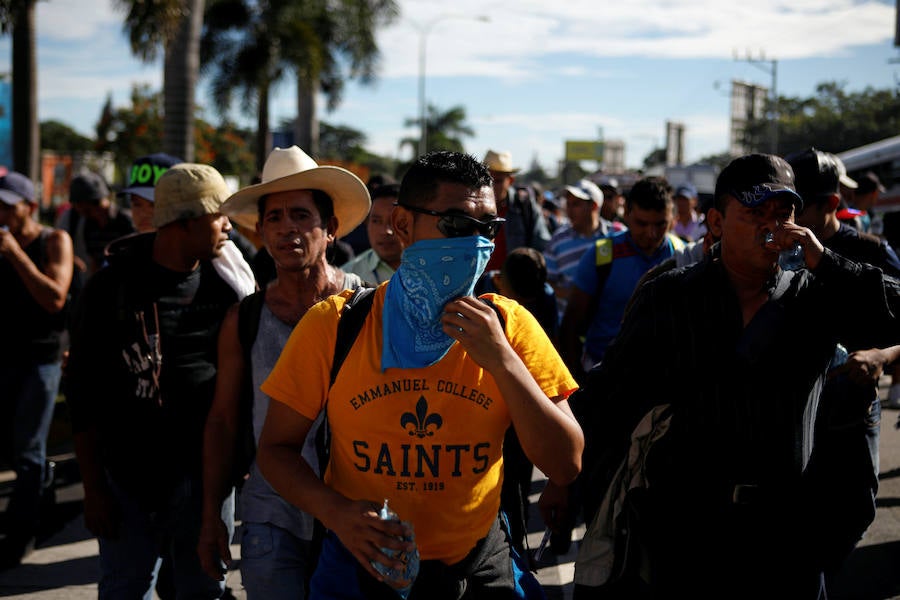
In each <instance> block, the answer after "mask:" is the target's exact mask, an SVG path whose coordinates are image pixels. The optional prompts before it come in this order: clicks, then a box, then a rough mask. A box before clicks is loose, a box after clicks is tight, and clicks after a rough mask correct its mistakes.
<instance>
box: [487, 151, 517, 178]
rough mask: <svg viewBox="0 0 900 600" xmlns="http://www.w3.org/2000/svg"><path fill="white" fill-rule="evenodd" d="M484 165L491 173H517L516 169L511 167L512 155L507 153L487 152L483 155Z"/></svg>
mask: <svg viewBox="0 0 900 600" xmlns="http://www.w3.org/2000/svg"><path fill="white" fill-rule="evenodd" d="M484 164H485V165H486V166H487V168H488V169H490V170H491V171H497V172H499V173H518V172H519V169H518V168H513V166H512V154H510V153H509V152H494V151H493V150H488V151H487V154H485V155H484Z"/></svg>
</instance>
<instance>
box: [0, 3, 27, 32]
mask: <svg viewBox="0 0 900 600" xmlns="http://www.w3.org/2000/svg"><path fill="white" fill-rule="evenodd" d="M35 2H36V0H0V33H10V32H11V31H12V28H13V25H15V22H16V17H17V16H18V15H19V14H21V13H22V11H24V10H25V9H27V8H28V6H29V5H34V3H35Z"/></svg>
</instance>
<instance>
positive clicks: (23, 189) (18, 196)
mask: <svg viewBox="0 0 900 600" xmlns="http://www.w3.org/2000/svg"><path fill="white" fill-rule="evenodd" d="M0 200H3V202H4V203H6V204H8V205H10V206H15V205H16V204H18V203H19V202H21V201H22V200H27V201H28V202H34V184H33V183H32V182H31V180H30V179H28V178H27V177H25V176H24V175H22V174H21V173H17V172H15V171H7V172H6V174H5V175H3V176H2V177H0Z"/></svg>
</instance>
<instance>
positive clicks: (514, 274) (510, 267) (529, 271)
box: [500, 246, 547, 301]
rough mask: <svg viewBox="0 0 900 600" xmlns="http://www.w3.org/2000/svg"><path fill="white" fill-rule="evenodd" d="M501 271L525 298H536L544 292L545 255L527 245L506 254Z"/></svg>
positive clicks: (519, 294) (545, 275) (515, 289)
mask: <svg viewBox="0 0 900 600" xmlns="http://www.w3.org/2000/svg"><path fill="white" fill-rule="evenodd" d="M500 272H501V274H502V275H503V278H504V279H506V282H507V283H508V284H509V286H510V287H511V288H512V290H513V292H515V293H516V294H517V295H518V296H519V297H520V298H522V299H523V300H529V301H530V300H534V299H536V298H539V297H540V296H541V294H543V293H544V283H545V282H546V281H547V262H546V261H545V260H544V255H543V254H541V253H540V252H538V251H537V250H535V249H534V248H529V247H527V246H521V247H519V248H516V249H514V250H513V251H511V252H510V253H509V254H507V255H506V260H504V261H503V266H502V267H501V268H500Z"/></svg>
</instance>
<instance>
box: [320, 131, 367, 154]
mask: <svg viewBox="0 0 900 600" xmlns="http://www.w3.org/2000/svg"><path fill="white" fill-rule="evenodd" d="M365 143H366V135H365V134H364V133H363V132H362V131H360V130H358V129H354V128H353V127H349V126H347V125H329V124H328V123H324V122H323V123H320V125H319V154H318V156H321V157H323V158H336V159H340V160H347V161H351V162H359V159H360V158H361V157H363V156H364V155H365V154H367V152H366V150H365V149H364V148H363V145H364V144H365Z"/></svg>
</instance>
